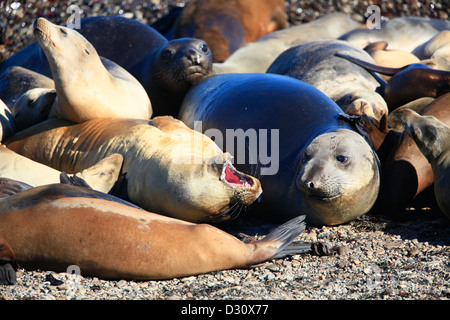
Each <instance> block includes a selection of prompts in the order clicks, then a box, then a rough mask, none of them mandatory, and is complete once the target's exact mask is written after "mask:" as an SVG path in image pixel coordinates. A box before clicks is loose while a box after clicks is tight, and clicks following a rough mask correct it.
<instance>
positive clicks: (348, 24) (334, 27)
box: [213, 13, 360, 74]
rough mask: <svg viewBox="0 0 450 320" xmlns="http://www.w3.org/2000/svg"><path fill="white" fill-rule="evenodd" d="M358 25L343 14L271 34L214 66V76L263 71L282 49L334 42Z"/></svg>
mask: <svg viewBox="0 0 450 320" xmlns="http://www.w3.org/2000/svg"><path fill="white" fill-rule="evenodd" d="M359 26H360V24H359V23H358V22H356V21H354V20H353V19H351V17H350V16H349V15H346V14H344V13H332V14H328V15H325V16H323V17H320V18H318V19H316V20H313V21H311V22H307V23H303V24H301V25H298V26H293V27H290V28H287V29H283V30H278V31H274V32H272V33H269V34H268V35H265V36H264V37H262V38H260V39H258V40H256V41H253V42H250V43H247V44H246V45H244V46H243V47H242V48H240V49H239V50H237V51H236V52H234V53H233V54H232V55H231V56H230V57H229V58H228V59H227V60H225V61H224V62H223V63H213V73H215V74H221V73H254V72H261V73H263V72H266V70H267V68H268V67H269V66H270V64H271V63H272V62H273V61H274V60H275V59H276V58H277V57H278V56H279V55H280V54H281V53H282V52H283V51H285V50H287V49H289V48H291V47H294V46H298V45H301V44H304V43H306V42H309V41H315V40H326V39H335V38H337V37H339V36H341V35H342V34H344V33H346V32H348V31H350V30H352V29H355V28H358V27H359Z"/></svg>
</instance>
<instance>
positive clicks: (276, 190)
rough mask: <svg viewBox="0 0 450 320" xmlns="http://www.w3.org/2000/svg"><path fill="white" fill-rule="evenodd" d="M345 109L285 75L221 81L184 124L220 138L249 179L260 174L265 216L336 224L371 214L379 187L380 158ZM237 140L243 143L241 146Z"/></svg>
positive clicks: (192, 100) (194, 94)
mask: <svg viewBox="0 0 450 320" xmlns="http://www.w3.org/2000/svg"><path fill="white" fill-rule="evenodd" d="M341 114H343V112H342V109H341V108H339V106H338V105H337V104H336V103H334V102H333V101H332V100H331V99H330V98H328V97H327V96H326V95H325V94H323V93H322V92H320V91H319V90H318V89H316V88H314V87H313V86H311V85H309V84H307V83H304V82H302V81H299V80H297V79H293V78H290V77H286V76H281V75H275V74H265V73H255V74H220V75H214V76H211V77H209V78H207V79H205V80H203V81H202V82H201V83H199V84H198V85H197V86H195V87H193V88H192V89H191V90H190V91H189V92H188V94H187V95H186V98H185V100H184V101H183V106H182V109H181V112H180V119H181V120H182V121H184V122H185V123H186V124H187V125H188V126H189V127H191V128H194V127H196V130H199V131H201V132H204V134H205V135H207V136H211V138H212V137H213V136H214V138H215V140H214V141H215V142H216V143H217V144H218V145H219V146H222V148H223V149H224V151H226V152H230V153H231V154H232V155H233V156H234V159H235V163H236V168H238V169H239V170H241V171H243V172H247V173H248V172H254V171H255V170H256V169H259V170H258V174H257V176H258V177H259V179H260V181H261V184H262V186H263V190H264V200H263V201H262V202H261V203H260V204H258V205H255V206H254V207H253V209H254V210H253V211H254V213H255V214H257V215H258V216H264V218H266V219H269V220H273V221H286V220H288V219H290V218H292V217H295V216H298V215H300V214H305V215H306V219H307V222H308V223H313V224H325V225H335V224H340V223H344V222H347V221H350V220H352V219H354V218H357V217H359V216H361V215H363V214H364V213H366V212H367V211H368V210H369V209H370V208H371V207H372V205H373V203H374V202H375V199H376V197H377V195H378V187H379V183H380V182H379V164H378V161H377V158H376V154H375V153H374V151H373V150H372V149H371V148H370V146H369V145H368V143H367V142H366V141H365V140H364V138H363V137H362V136H361V135H360V134H358V133H357V132H356V131H355V128H354V127H353V124H352V123H350V122H349V120H348V119H347V117H346V116H345V115H341ZM234 140H237V142H236V143H234Z"/></svg>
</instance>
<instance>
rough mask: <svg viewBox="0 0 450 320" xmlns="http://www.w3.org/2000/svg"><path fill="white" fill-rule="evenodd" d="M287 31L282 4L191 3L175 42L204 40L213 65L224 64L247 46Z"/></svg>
mask: <svg viewBox="0 0 450 320" xmlns="http://www.w3.org/2000/svg"><path fill="white" fill-rule="evenodd" d="M287 27H289V23H288V19H287V14H286V9H285V4H284V1H283V0H267V1H260V0H231V1H230V0H229V1H223V0H213V1H211V0H192V1H190V2H189V3H188V4H187V5H186V7H185V8H184V9H183V11H182V12H181V14H180V16H179V17H178V19H177V21H176V23H175V26H174V29H173V38H185V37H193V38H199V39H203V40H205V41H206V43H207V44H208V46H209V47H210V48H211V51H212V56H213V61H214V62H223V61H225V60H226V59H227V58H228V57H229V56H230V55H231V54H232V53H233V52H235V51H236V50H237V49H239V48H240V47H242V46H243V45H244V44H246V43H249V42H253V41H255V40H257V39H259V38H261V37H262V36H264V35H266V34H268V33H271V32H273V31H275V30H279V29H285V28H287Z"/></svg>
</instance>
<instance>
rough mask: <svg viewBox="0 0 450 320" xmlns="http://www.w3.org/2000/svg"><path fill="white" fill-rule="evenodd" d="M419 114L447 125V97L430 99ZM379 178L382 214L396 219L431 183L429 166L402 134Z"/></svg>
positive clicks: (449, 114)
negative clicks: (384, 213) (431, 100)
mask: <svg viewBox="0 0 450 320" xmlns="http://www.w3.org/2000/svg"><path fill="white" fill-rule="evenodd" d="M403 112H404V111H403ZM420 114H421V115H422V116H433V117H435V118H437V119H438V120H440V121H441V122H443V123H445V124H446V125H450V94H446V95H444V96H442V97H440V98H438V99H436V100H434V101H433V102H432V103H430V104H429V105H428V106H426V107H425V108H423V109H422V111H420ZM383 177H384V178H383V181H382V188H381V190H382V191H381V193H380V201H382V207H383V211H384V212H386V213H388V214H391V215H396V216H398V215H403V213H404V211H405V208H406V207H407V206H408V205H410V204H411V202H412V201H413V200H414V199H415V198H416V197H417V196H418V195H419V194H420V193H422V192H423V191H424V190H425V189H427V188H428V187H430V186H431V185H432V184H433V183H434V175H433V171H432V167H431V165H430V163H429V162H428V160H427V159H426V158H425V156H424V155H423V154H422V152H421V151H420V150H419V148H418V147H417V145H416V143H415V142H414V140H413V139H412V138H411V137H410V136H409V135H408V134H406V133H405V132H403V133H402V135H401V136H400V139H397V142H396V143H395V144H394V146H393V147H392V149H391V151H390V153H389V155H388V157H387V160H386V161H385V162H384V163H383Z"/></svg>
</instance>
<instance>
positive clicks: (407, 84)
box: [336, 52, 450, 111]
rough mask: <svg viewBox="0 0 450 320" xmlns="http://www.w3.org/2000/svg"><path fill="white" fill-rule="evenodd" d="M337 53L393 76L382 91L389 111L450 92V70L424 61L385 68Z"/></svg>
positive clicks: (370, 68)
mask: <svg viewBox="0 0 450 320" xmlns="http://www.w3.org/2000/svg"><path fill="white" fill-rule="evenodd" d="M336 55H337V56H339V57H342V58H345V59H347V60H350V61H352V62H354V63H355V64H357V65H359V66H361V67H364V68H366V69H367V70H370V71H374V72H378V73H381V74H385V75H389V76H391V78H390V79H389V80H388V81H387V83H386V84H385V85H384V86H383V93H382V95H383V98H384V100H385V101H386V103H387V105H388V108H389V111H393V110H395V109H396V108H398V107H400V106H402V105H405V104H407V103H408V102H411V101H413V100H416V99H419V98H422V97H431V98H437V97H440V96H441V95H443V94H446V93H448V92H450V71H444V70H435V69H431V68H430V67H427V66H426V65H424V64H422V63H413V64H410V65H407V66H405V67H403V68H385V67H380V66H377V65H375V64H372V63H369V62H367V61H363V60H360V59H358V58H355V57H352V56H349V55H347V54H345V53H340V52H337V53H336Z"/></svg>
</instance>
